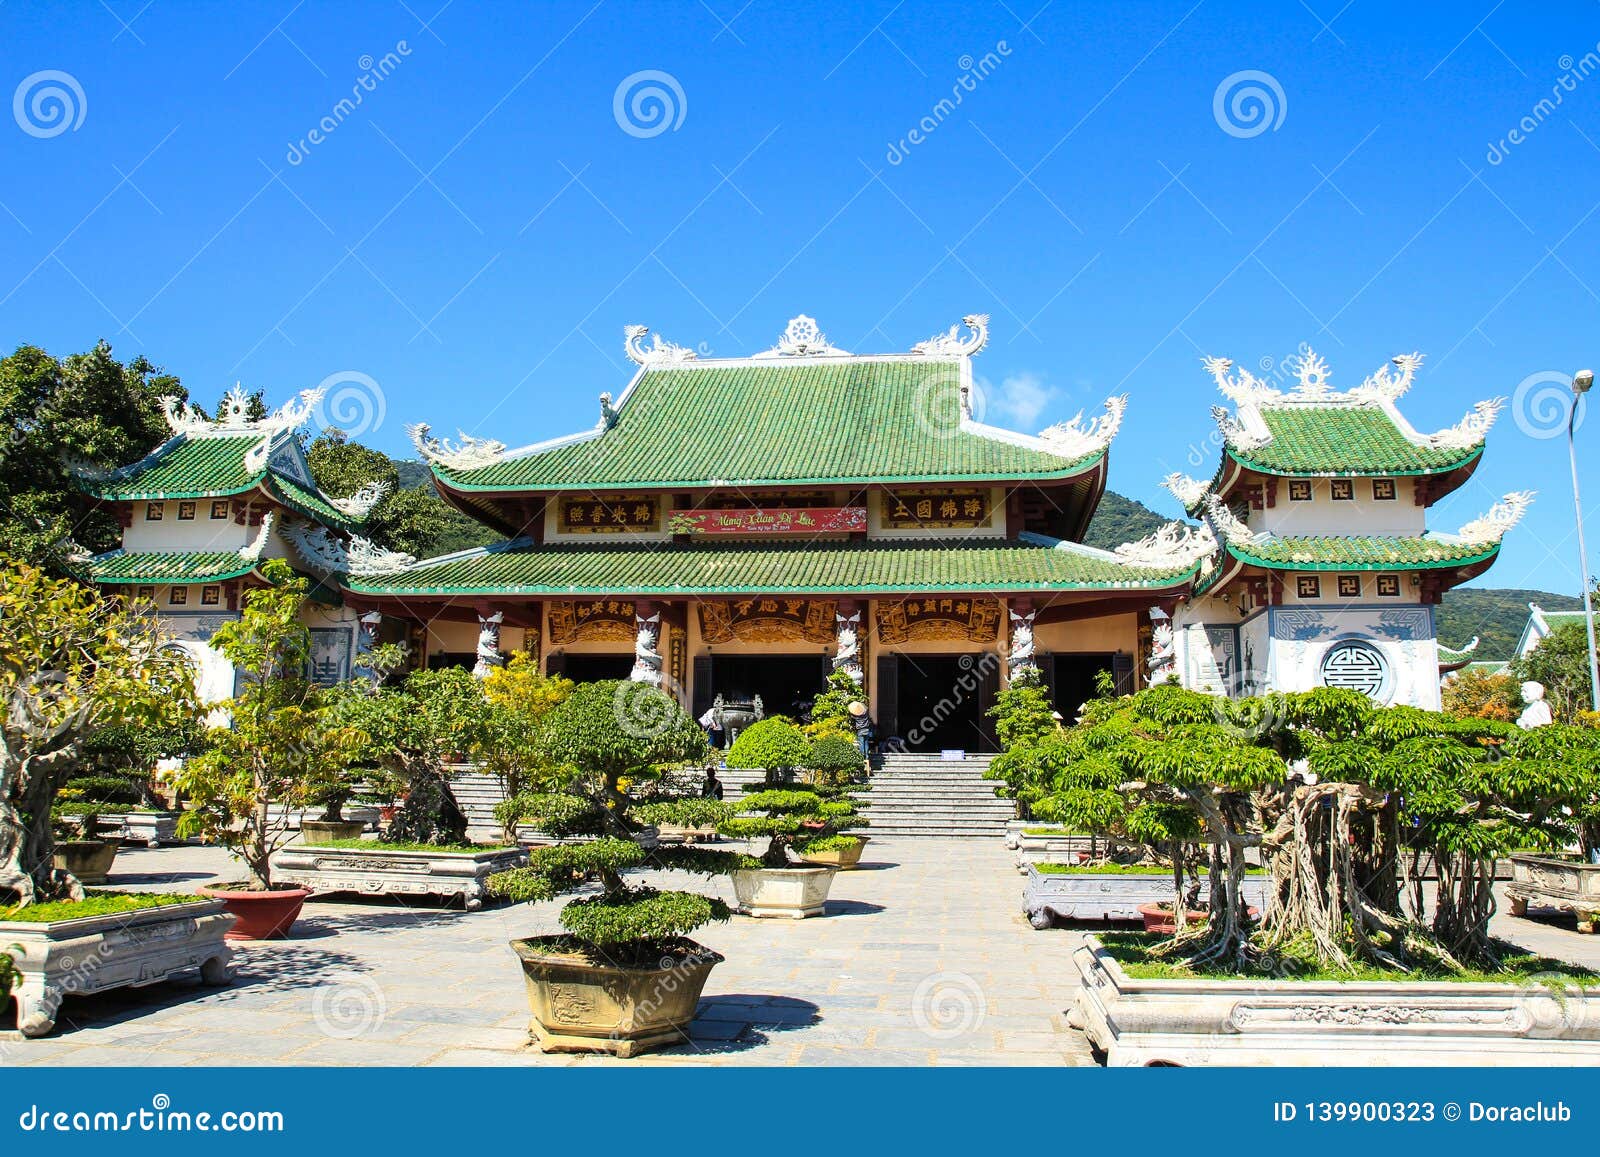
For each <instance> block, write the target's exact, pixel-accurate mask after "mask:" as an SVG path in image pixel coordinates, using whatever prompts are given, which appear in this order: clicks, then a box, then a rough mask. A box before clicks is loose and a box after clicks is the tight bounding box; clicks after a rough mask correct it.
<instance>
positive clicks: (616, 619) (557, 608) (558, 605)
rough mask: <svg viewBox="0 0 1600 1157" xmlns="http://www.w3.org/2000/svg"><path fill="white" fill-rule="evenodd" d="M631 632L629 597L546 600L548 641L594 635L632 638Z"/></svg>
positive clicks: (583, 639)
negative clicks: (578, 600) (583, 600)
mask: <svg viewBox="0 0 1600 1157" xmlns="http://www.w3.org/2000/svg"><path fill="white" fill-rule="evenodd" d="M633 633H634V620H633V601H632V600H631V599H589V600H588V601H586V602H566V601H561V602H553V603H551V604H550V644H551V646H556V647H559V646H561V645H563V644H565V643H576V642H580V641H581V642H588V641H591V640H597V639H630V640H631V639H632V638H633Z"/></svg>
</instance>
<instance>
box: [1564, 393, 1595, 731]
mask: <svg viewBox="0 0 1600 1157" xmlns="http://www.w3.org/2000/svg"><path fill="white" fill-rule="evenodd" d="M1593 385H1594V371H1593V370H1579V371H1578V372H1577V373H1576V374H1574V375H1573V377H1572V409H1571V411H1570V412H1569V413H1568V414H1567V456H1568V457H1569V458H1570V459H1571V460H1572V503H1573V506H1574V507H1576V509H1577V514H1578V578H1579V580H1580V581H1581V582H1582V583H1583V621H1584V623H1585V625H1586V626H1587V627H1588V631H1589V708H1590V710H1592V711H1600V656H1597V655H1596V654H1595V647H1594V599H1593V597H1592V595H1591V594H1590V590H1589V555H1588V552H1587V551H1586V550H1585V549H1584V546H1583V501H1582V499H1581V498H1579V496H1578V449H1577V443H1576V440H1575V438H1574V434H1575V432H1576V431H1577V427H1578V403H1579V402H1581V401H1583V395H1585V394H1587V393H1588V392H1589V387H1591V386H1593Z"/></svg>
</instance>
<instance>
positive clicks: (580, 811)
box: [489, 680, 753, 965]
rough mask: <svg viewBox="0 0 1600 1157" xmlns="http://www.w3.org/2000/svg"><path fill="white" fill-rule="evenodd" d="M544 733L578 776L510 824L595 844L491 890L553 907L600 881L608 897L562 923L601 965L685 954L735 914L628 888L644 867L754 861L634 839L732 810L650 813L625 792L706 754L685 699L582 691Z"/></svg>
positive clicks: (703, 807) (608, 688) (689, 897)
mask: <svg viewBox="0 0 1600 1157" xmlns="http://www.w3.org/2000/svg"><path fill="white" fill-rule="evenodd" d="M545 731H546V735H547V742H548V753H549V756H550V758H551V760H552V761H553V762H554V763H556V764H558V765H560V766H564V767H569V768H571V769H572V771H571V778H570V779H569V781H568V783H567V784H566V785H564V787H563V788H562V789H561V790H559V791H555V792H549V793H544V794H539V795H528V796H523V797H521V799H520V802H519V803H518V810H519V812H520V814H515V815H513V814H509V813H504V812H503V813H502V815H501V818H502V820H505V821H509V823H516V822H518V821H527V822H532V823H536V824H538V826H539V827H540V828H541V829H542V830H544V831H546V832H549V833H550V834H552V835H557V836H573V835H585V836H595V837H597V838H596V839H594V840H592V841H591V842H587V843H578V844H565V845H557V846H554V847H548V848H536V849H534V850H533V851H532V852H531V853H530V854H529V864H528V866H527V867H526V868H515V869H512V870H511V871H508V872H502V873H499V874H497V875H495V876H491V877H490V879H489V889H490V891H491V892H493V893H494V894H496V895H499V896H502V897H505V898H507V899H511V900H519V901H520V900H546V899H549V898H551V897H553V896H556V895H559V894H561V893H564V892H571V891H574V890H576V889H578V888H580V887H582V886H583V884H584V878H585V877H586V876H587V875H588V874H590V873H593V874H595V875H598V877H599V879H600V892H599V894H598V895H595V896H590V897H584V898H581V899H578V900H574V901H572V902H571V903H569V904H568V905H567V906H566V907H565V908H563V909H562V911H561V917H560V920H561V926H562V927H563V928H565V929H566V930H567V932H568V933H569V938H568V942H567V947H568V948H570V949H571V950H573V951H575V952H579V953H582V954H583V955H584V956H586V957H587V958H588V959H590V960H594V961H597V962H605V963H614V964H624V965H632V964H642V963H645V962H655V961H657V960H659V959H661V958H663V957H664V956H671V955H673V954H675V953H680V952H681V951H683V950H684V949H685V947H686V942H685V941H684V940H683V939H682V938H683V937H685V936H687V935H688V934H689V933H690V932H693V931H694V930H695V929H696V928H699V927H701V926H702V925H704V924H708V923H711V922H712V921H726V920H727V919H728V918H729V915H730V913H729V911H728V907H727V905H726V904H724V903H723V902H722V901H721V900H717V899H713V898H710V897H707V896H701V895H698V894H696V893H693V892H678V891H661V890H657V889H655V888H652V887H649V886H646V885H630V884H629V883H628V881H627V879H626V877H625V876H624V873H625V872H627V871H628V870H630V869H634V868H665V869H680V870H686V871H696V872H701V873H715V872H728V871H733V870H735V869H737V868H740V867H746V866H749V865H751V864H752V862H753V861H751V859H750V857H748V856H742V855H739V854H738V853H734V852H726V851H715V850H709V849H700V848H658V849H655V850H654V851H646V850H645V849H644V848H642V847H641V846H640V845H639V844H638V842H637V840H636V838H635V837H636V835H637V833H638V831H639V829H640V827H642V826H645V825H648V824H655V823H682V824H694V823H703V822H705V821H706V820H707V819H708V818H714V819H719V818H722V817H725V816H726V815H727V814H728V811H729V810H730V809H729V805H726V804H720V803H718V802H717V801H715V800H701V799H695V800H679V801H659V802H655V803H645V804H641V803H640V802H639V801H638V800H637V799H636V798H635V797H634V796H633V795H632V794H630V792H629V791H626V790H624V784H625V783H640V782H652V781H654V780H655V779H656V778H657V776H658V774H659V768H660V767H661V765H663V764H669V763H676V762H681V761H684V760H689V759H698V758H700V757H701V756H703V755H704V754H705V747H706V740H705V734H704V733H703V732H702V731H701V730H700V728H699V727H698V726H697V725H696V724H695V722H694V720H692V719H691V718H689V716H688V715H687V714H686V713H685V712H684V710H683V708H682V707H680V706H679V705H678V702H677V700H676V699H674V698H673V697H672V696H670V695H668V694H666V693H665V692H663V691H661V690H660V689H659V688H656V687H651V686H649V685H648V684H644V683H629V682H627V681H616V680H601V681H597V682H593V683H581V684H579V685H578V686H577V687H576V688H574V690H573V691H572V693H571V694H570V695H569V696H568V697H567V698H566V699H565V700H564V701H563V702H561V703H560V704H559V705H557V706H556V707H555V708H553V709H552V710H551V712H550V714H549V716H548V718H547V720H546V727H545Z"/></svg>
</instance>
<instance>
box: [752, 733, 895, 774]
mask: <svg viewBox="0 0 1600 1157" xmlns="http://www.w3.org/2000/svg"><path fill="white" fill-rule="evenodd" d="M735 742H737V740H735ZM866 762H867V761H866V758H865V757H864V756H863V755H862V754H861V749H860V748H859V747H857V746H856V742H855V740H853V739H849V738H847V737H845V736H843V735H840V734H838V733H837V732H829V733H828V734H826V735H823V736H822V737H821V738H819V739H813V740H812V741H811V750H810V751H809V752H807V753H806V760H805V766H806V768H807V769H808V770H810V771H813V772H815V773H816V775H817V782H818V783H820V784H822V785H823V786H825V787H842V786H844V785H845V784H847V783H849V782H850V781H851V780H853V779H855V778H856V776H858V775H859V774H861V769H862V767H864V766H865V765H866Z"/></svg>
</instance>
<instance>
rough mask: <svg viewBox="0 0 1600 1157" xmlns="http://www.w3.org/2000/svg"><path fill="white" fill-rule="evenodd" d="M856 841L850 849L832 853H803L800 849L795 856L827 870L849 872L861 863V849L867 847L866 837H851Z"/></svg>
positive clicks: (837, 850) (797, 849) (795, 852)
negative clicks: (836, 869)
mask: <svg viewBox="0 0 1600 1157" xmlns="http://www.w3.org/2000/svg"><path fill="white" fill-rule="evenodd" d="M850 838H851V839H853V840H854V841H855V843H854V844H853V845H851V846H850V847H848V848H835V849H834V850H833V851H830V852H802V851H801V850H800V849H799V848H796V849H795V850H794V854H795V855H797V856H799V857H800V859H802V860H803V861H805V862H806V863H808V864H818V865H821V866H822V867H825V868H838V869H839V870H840V871H841V872H848V871H849V870H850V869H851V868H853V867H855V866H856V865H857V864H859V863H860V862H861V849H863V848H865V847H866V846H867V837H866V836H851V837H850Z"/></svg>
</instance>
